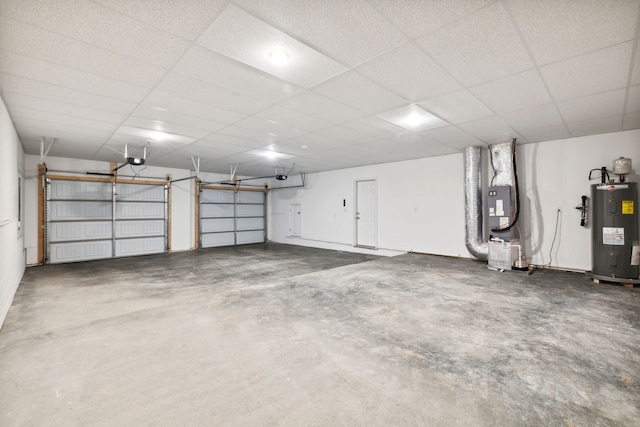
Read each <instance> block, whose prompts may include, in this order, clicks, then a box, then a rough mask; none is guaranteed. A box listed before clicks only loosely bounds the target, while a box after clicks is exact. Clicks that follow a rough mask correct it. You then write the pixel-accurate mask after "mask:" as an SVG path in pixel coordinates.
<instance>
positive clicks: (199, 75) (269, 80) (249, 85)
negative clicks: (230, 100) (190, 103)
mask: <svg viewBox="0 0 640 427" xmlns="http://www.w3.org/2000/svg"><path fill="white" fill-rule="evenodd" d="M174 71H176V72H178V73H181V74H184V75H187V76H190V77H194V78H196V79H199V80H202V81H205V82H208V83H213V84H215V85H217V86H221V87H225V88H228V89H231V90H233V91H236V92H240V93H244V94H250V95H251V96H255V97H257V98H260V99H263V100H265V101H270V102H277V101H282V100H283V99H285V98H288V97H290V96H292V95H295V94H296V93H298V92H301V91H302V90H304V89H303V88H302V87H300V86H297V85H295V84H293V83H291V82H288V81H285V80H281V79H279V78H277V77H274V76H272V75H270V74H267V73H264V72H262V71H259V70H257V69H255V68H252V67H249V66H247V65H246V64H243V63H241V62H238V61H234V60H233V59H231V58H228V57H226V56H223V55H220V54H219V53H216V52H213V51H211V50H209V49H205V48H203V47H200V46H194V47H193V48H192V49H190V50H189V51H188V52H187V53H186V54H185V56H184V57H183V58H182V59H181V60H180V62H178V63H177V64H176V66H175V67H174Z"/></svg>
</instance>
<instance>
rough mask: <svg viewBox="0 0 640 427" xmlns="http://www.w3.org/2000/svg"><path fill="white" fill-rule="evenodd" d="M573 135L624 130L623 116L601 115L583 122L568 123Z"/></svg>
mask: <svg viewBox="0 0 640 427" xmlns="http://www.w3.org/2000/svg"><path fill="white" fill-rule="evenodd" d="M567 127H568V128H569V131H570V132H571V136H586V135H594V134H598V133H607V132H617V131H619V130H622V116H610V117H600V118H597V119H591V120H585V121H582V122H575V123H567Z"/></svg>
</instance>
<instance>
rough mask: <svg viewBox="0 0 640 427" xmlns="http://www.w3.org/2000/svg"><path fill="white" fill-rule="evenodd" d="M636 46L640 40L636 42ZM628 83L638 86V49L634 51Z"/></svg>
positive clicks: (639, 59)
mask: <svg viewBox="0 0 640 427" xmlns="http://www.w3.org/2000/svg"><path fill="white" fill-rule="evenodd" d="M636 44H637V45H640V39H638V40H636ZM630 83H631V84H632V85H637V84H640V54H639V53H638V49H636V54H635V60H634V61H633V70H632V71H631V81H630Z"/></svg>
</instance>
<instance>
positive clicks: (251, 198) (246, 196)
mask: <svg viewBox="0 0 640 427" xmlns="http://www.w3.org/2000/svg"><path fill="white" fill-rule="evenodd" d="M237 200H238V203H260V204H262V203H264V193H263V192H259V191H238V196H237Z"/></svg>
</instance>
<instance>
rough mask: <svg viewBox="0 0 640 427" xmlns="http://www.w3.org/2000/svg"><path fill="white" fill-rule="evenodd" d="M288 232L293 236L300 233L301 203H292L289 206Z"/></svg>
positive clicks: (298, 235) (297, 235)
mask: <svg viewBox="0 0 640 427" xmlns="http://www.w3.org/2000/svg"><path fill="white" fill-rule="evenodd" d="M289 234H290V235H291V236H293V237H300V236H301V235H302V205H300V204H296V203H294V204H292V205H291V207H289Z"/></svg>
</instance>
